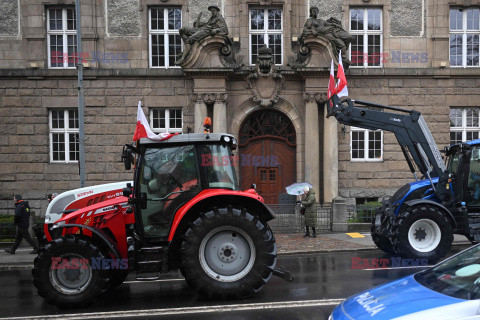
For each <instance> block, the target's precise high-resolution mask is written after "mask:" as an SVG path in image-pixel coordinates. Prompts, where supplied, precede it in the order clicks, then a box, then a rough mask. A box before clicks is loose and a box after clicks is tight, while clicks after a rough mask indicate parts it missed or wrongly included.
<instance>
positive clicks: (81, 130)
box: [75, 0, 85, 188]
mask: <svg viewBox="0 0 480 320" xmlns="http://www.w3.org/2000/svg"><path fill="white" fill-rule="evenodd" d="M75 19H76V23H77V70H78V152H79V156H78V158H79V159H78V162H79V167H80V188H83V187H85V114H84V101H83V63H82V24H81V17H80V0H75Z"/></svg>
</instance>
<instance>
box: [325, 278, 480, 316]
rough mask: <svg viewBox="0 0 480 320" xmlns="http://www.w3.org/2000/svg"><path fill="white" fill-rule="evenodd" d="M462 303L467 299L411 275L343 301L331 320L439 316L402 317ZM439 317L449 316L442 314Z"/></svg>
mask: <svg viewBox="0 0 480 320" xmlns="http://www.w3.org/2000/svg"><path fill="white" fill-rule="evenodd" d="M463 302H469V300H463V299H457V298H452V297H449V296H446V295H443V294H440V293H438V292H435V291H433V290H430V289H428V288H426V287H424V286H422V285H421V284H419V283H418V282H417V281H415V279H414V276H413V275H411V276H408V277H405V278H402V279H399V280H396V281H393V282H390V283H388V284H385V285H382V286H379V287H376V288H373V289H371V290H368V291H364V292H362V293H360V294H358V295H355V296H353V297H351V298H349V299H347V300H345V301H344V302H342V303H341V304H340V305H339V306H338V307H337V308H336V309H335V310H334V311H333V314H332V315H333V319H335V320H346V319H355V320H363V319H369V320H386V319H396V318H398V317H402V318H401V319H439V317H438V315H439V314H442V315H443V313H435V314H428V316H427V317H420V318H418V317H405V318H403V316H406V315H410V314H414V313H417V312H422V311H424V310H429V309H434V308H440V307H444V308H447V309H448V306H449V305H453V306H454V305H456V304H460V303H463ZM478 305H479V302H478V300H477V301H476V309H475V312H476V311H477V310H478ZM445 306H447V307H445ZM438 310H442V309H438ZM457 310H458V309H457ZM432 311H433V310H432ZM475 314H476V313H475ZM441 319H450V318H443V317H442V318H441ZM452 319H457V318H452Z"/></svg>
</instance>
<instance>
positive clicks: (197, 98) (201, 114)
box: [193, 93, 207, 133]
mask: <svg viewBox="0 0 480 320" xmlns="http://www.w3.org/2000/svg"><path fill="white" fill-rule="evenodd" d="M193 101H194V102H195V128H194V131H193V132H195V133H201V132H203V120H204V119H205V117H207V104H206V103H205V95H204V94H201V93H196V94H194V95H193Z"/></svg>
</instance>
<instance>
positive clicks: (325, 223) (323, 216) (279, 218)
mask: <svg viewBox="0 0 480 320" xmlns="http://www.w3.org/2000/svg"><path fill="white" fill-rule="evenodd" d="M268 207H269V208H270V209H272V210H273V212H274V213H275V219H273V220H271V221H269V222H268V225H269V226H270V228H272V231H273V232H274V233H300V232H304V231H305V229H304V226H305V224H304V217H303V216H302V215H301V214H300V212H299V206H298V207H296V205H295V204H268ZM331 210H332V207H331V206H330V205H323V206H321V205H320V204H319V203H317V230H319V231H322V230H323V231H325V230H330V217H331Z"/></svg>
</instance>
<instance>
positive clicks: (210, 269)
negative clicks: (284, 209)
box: [180, 207, 277, 299]
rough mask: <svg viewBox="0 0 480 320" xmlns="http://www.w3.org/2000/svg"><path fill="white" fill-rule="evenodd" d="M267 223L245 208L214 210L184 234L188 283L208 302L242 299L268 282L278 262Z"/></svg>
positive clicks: (183, 263)
mask: <svg viewBox="0 0 480 320" xmlns="http://www.w3.org/2000/svg"><path fill="white" fill-rule="evenodd" d="M276 257H277V248H276V244H275V238H274V236H273V233H272V231H271V230H270V228H269V227H268V225H266V224H263V223H262V222H260V221H259V220H258V218H257V217H255V216H253V215H252V214H250V213H248V212H247V210H246V209H244V208H243V209H237V208H232V207H228V208H214V209H213V210H212V211H209V212H207V213H205V214H201V215H200V217H199V218H197V219H196V220H195V221H194V222H193V223H192V225H191V226H190V228H189V229H188V231H187V232H186V233H185V235H184V241H183V243H182V248H181V264H180V269H181V272H182V274H183V275H184V276H185V279H186V281H187V283H188V284H189V285H190V286H191V287H192V288H193V289H194V290H196V291H197V292H198V293H199V294H200V295H201V296H204V297H206V298H208V299H212V298H213V299H241V298H245V297H248V296H251V295H253V294H254V293H256V292H258V291H259V290H260V289H261V288H262V287H263V285H264V284H265V283H266V282H267V281H268V280H269V279H270V277H271V275H272V271H273V269H274V268H275V264H276V260H277V258H276Z"/></svg>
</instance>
